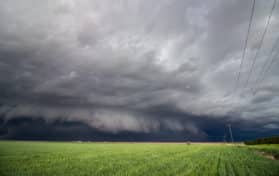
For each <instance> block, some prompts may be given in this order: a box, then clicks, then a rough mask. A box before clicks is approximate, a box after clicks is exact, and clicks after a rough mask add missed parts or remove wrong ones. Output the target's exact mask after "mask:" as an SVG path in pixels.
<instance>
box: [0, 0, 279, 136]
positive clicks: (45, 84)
mask: <svg viewBox="0 0 279 176" xmlns="http://www.w3.org/2000/svg"><path fill="white" fill-rule="evenodd" d="M251 5H252V4H251V2H250V1H248V0H245V1H243V0H231V1H221V0H214V1H210V2H209V1H208V2H205V1H197V0H185V1H182V0H160V1H146V0H135V1H128V0H119V1H109V0H103V1H89V0H81V1H75V0H68V1H66V0H57V1H40V2H39V1H34V0H26V1H19V0H10V1H2V2H0V21H1V25H0V119H1V123H0V125H1V126H0V128H2V130H0V136H2V138H16V137H17V136H24V135H22V134H25V135H27V136H28V135H31V136H32V132H30V133H21V135H20V130H22V129H23V128H21V126H22V124H21V123H27V124H29V126H30V127H29V126H28V128H29V130H32V128H34V133H35V131H36V130H37V131H38V130H39V129H37V128H36V127H35V126H36V125H35V124H41V125H43V126H44V127H45V128H43V129H45V130H46V131H47V132H42V131H41V132H38V134H42V136H47V135H45V133H47V134H50V133H49V131H51V129H53V128H54V127H56V126H57V121H59V124H60V126H59V128H60V127H61V126H63V125H65V128H69V129H71V128H72V129H73V130H68V131H67V133H70V132H71V133H77V132H75V129H76V131H84V130H85V129H86V130H85V131H86V132H84V133H83V132H80V134H83V135H89V136H90V135H91V133H92V134H101V133H104V134H106V135H108V136H109V137H107V138H106V139H108V138H109V139H114V138H119V139H121V140H125V139H129V135H128V134H127V133H131V136H133V135H134V136H135V139H140V140H144V139H148V140H149V139H150V140H151V139H152V140H156V139H158V140H160V139H161V138H160V136H168V139H169V138H171V136H172V137H173V139H177V140H182V139H185V136H188V137H187V138H189V139H190V138H193V139H200V140H211V138H210V137H211V136H214V135H216V134H218V135H221V136H222V135H223V134H224V129H225V128H226V125H227V124H229V123H230V124H232V127H233V130H235V134H236V136H237V138H238V139H239V140H241V139H242V138H245V139H246V138H252V137H255V136H253V135H250V134H258V135H266V134H268V135H269V134H270V135H271V134H278V132H279V107H278V105H279V71H278V69H277V68H278V67H279V62H277V60H278V54H279V53H278V51H279V50H278V49H279V48H278V47H279V46H278V47H277V49H276V50H275V53H270V52H271V48H272V46H273V45H274V42H275V41H276V38H277V37H279V31H278V30H277V29H278V27H279V20H278V19H279V9H278V7H276V8H275V11H274V13H273V16H272V18H271V23H270V26H269V28H268V32H267V35H266V37H265V40H264V43H263V47H262V49H261V50H260V55H259V57H258V59H257V61H256V63H255V67H254V69H253V72H252V76H251V79H250V82H249V83H248V85H247V86H244V83H245V81H246V79H247V76H248V72H249V70H250V68H251V65H252V61H253V58H254V55H255V53H256V51H257V49H258V46H259V40H260V35H262V33H263V31H264V27H265V24H266V20H267V16H268V13H269V11H270V8H271V7H272V1H269V0H268V1H264V2H261V1H257V3H256V7H255V17H254V19H253V22H252V27H251V35H250V36H249V41H248V48H247V54H246V57H245V60H244V64H243V67H242V70H241V77H240V82H239V88H238V89H237V90H235V89H234V87H235V84H236V76H237V73H238V71H239V65H240V62H241V54H242V51H243V47H244V41H245V37H246V31H247V28H248V23H249V15H250V9H251ZM271 55H272V56H274V57H276V60H275V62H274V63H273V64H272V65H271V66H270V67H269V70H268V71H267V72H266V75H265V78H264V80H263V81H260V82H256V79H257V78H258V76H259V74H260V71H261V69H262V67H263V65H264V63H265V61H266V60H267V59H269V57H270V56H271ZM252 90H256V94H254V93H253V91H252ZM17 119H19V123H18V125H15V124H17V123H14V122H15V121H16V120H17ZM27 119H30V120H27ZM33 121H34V122H33ZM31 122H32V123H31ZM69 123H72V124H71V125H68V124H69ZM20 124H21V125H20ZM32 124H33V125H32ZM75 125H76V128H74V127H73V126H75ZM46 126H47V127H46ZM81 128H82V129H83V130H81ZM24 129H25V128H24ZM89 129H90V130H93V131H90V130H89ZM88 130H89V131H90V133H89V132H88ZM25 131H26V130H25ZM245 131H246V134H248V135H247V136H245V135H244V133H243V132H245ZM59 132H61V131H59V130H57V133H59ZM2 133H3V134H2ZM65 133H66V132H65ZM43 134H44V135H43ZM123 135H124V137H123ZM148 135H149V136H148ZM243 135H244V136H243ZM80 136H82V135H80ZM93 136H94V135H93ZM140 136H141V137H140ZM142 136H144V137H142ZM150 136H152V137H150ZM63 137H64V133H63V135H62V136H61V138H63ZM38 138H39V137H38ZM86 139H87V138H86ZM88 139H89V138H88ZM100 139H101V137H100ZM218 139H219V138H218ZM220 139H222V138H220Z"/></svg>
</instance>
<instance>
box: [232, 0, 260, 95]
mask: <svg viewBox="0 0 279 176" xmlns="http://www.w3.org/2000/svg"><path fill="white" fill-rule="evenodd" d="M255 4H256V0H253V4H252V10H251V15H250V19H249V25H248V31H247V34H246V40H245V44H244V48H243V52H242V57H241V62H240V66H239V72H238V75H237V78H236V83H235V88H234V92H235V91H236V90H237V89H238V84H239V78H240V74H241V70H242V65H243V61H244V58H245V55H246V50H247V44H248V39H249V35H250V30H251V25H252V20H253V16H254V11H255Z"/></svg>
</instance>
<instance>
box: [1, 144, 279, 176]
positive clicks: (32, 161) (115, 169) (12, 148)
mask: <svg viewBox="0 0 279 176" xmlns="http://www.w3.org/2000/svg"><path fill="white" fill-rule="evenodd" d="M258 150H262V151H272V152H278V151H279V145H259V146H255V147H254V146H244V145H227V144H191V145H187V144H183V143H77V142H19V141H1V142H0V175H1V176H27V175H28V176H31V175H34V176H37V175H41V176H43V175H47V176H48V175H49V176H54V175H57V176H63V175H66V176H83V175H98V176H99V175H118V176H120V175H121V176H122V175H132V176H136V175H139V176H148V175H155V176H156V175H160V176H161V175H189V176H198V175H201V176H204V175H212V176H215V175H220V176H225V175H233V176H234V175H235V176H242V175H243V176H249V175H251V176H278V175H279V161H278V160H272V159H269V158H267V157H264V156H261V155H259V154H258V152H257V151H258Z"/></svg>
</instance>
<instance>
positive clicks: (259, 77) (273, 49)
mask: <svg viewBox="0 0 279 176" xmlns="http://www.w3.org/2000/svg"><path fill="white" fill-rule="evenodd" d="M278 44H279V36H278V37H277V39H276V41H275V42H274V44H273V46H272V49H271V52H270V55H269V56H268V57H267V59H266V60H265V62H264V65H263V67H262V69H261V71H260V73H259V75H258V77H257V79H256V82H255V83H256V86H255V89H252V92H254V94H255V91H256V90H257V88H258V84H259V81H260V79H261V78H262V80H261V81H263V80H264V77H265V74H266V73H267V71H268V70H269V68H270V67H271V66H272V64H273V62H274V59H275V57H276V56H274V55H273V53H274V52H275V49H276V47H277V45H278ZM277 55H278V54H277ZM272 56H273V57H272ZM270 59H271V60H270ZM269 61H271V62H270V64H269V65H268V63H269Z"/></svg>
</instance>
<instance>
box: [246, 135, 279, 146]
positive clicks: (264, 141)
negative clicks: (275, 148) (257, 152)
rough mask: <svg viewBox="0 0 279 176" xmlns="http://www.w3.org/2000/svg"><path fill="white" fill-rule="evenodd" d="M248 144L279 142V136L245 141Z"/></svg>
mask: <svg viewBox="0 0 279 176" xmlns="http://www.w3.org/2000/svg"><path fill="white" fill-rule="evenodd" d="M244 143H245V144H246V145H257V144H279V136H272V137H265V138H259V139H256V140H252V141H245V142H244Z"/></svg>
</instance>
